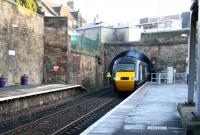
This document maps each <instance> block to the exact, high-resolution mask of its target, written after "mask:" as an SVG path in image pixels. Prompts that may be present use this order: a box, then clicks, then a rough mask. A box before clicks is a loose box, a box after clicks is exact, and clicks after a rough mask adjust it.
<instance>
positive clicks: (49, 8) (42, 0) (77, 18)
mask: <svg viewBox="0 0 200 135" xmlns="http://www.w3.org/2000/svg"><path fill="white" fill-rule="evenodd" d="M38 3H39V5H40V7H41V8H42V11H43V12H44V16H56V17H58V16H61V17H67V18H68V30H69V33H71V32H70V31H74V30H75V29H77V28H79V27H81V26H83V25H84V24H86V21H85V19H84V18H83V17H82V15H81V13H80V10H75V9H74V6H73V1H69V2H68V3H62V4H59V3H53V2H49V1H48V0H39V1H38Z"/></svg>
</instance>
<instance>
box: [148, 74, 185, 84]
mask: <svg viewBox="0 0 200 135" xmlns="http://www.w3.org/2000/svg"><path fill="white" fill-rule="evenodd" d="M151 83H158V84H168V83H170V82H169V79H168V76H167V73H151ZM172 83H174V84H175V83H187V75H186V73H174V74H173V81H172Z"/></svg>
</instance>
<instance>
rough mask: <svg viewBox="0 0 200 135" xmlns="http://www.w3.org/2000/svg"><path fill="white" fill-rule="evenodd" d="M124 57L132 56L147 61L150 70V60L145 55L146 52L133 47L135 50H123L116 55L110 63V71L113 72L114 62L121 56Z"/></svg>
mask: <svg viewBox="0 0 200 135" xmlns="http://www.w3.org/2000/svg"><path fill="white" fill-rule="evenodd" d="M123 57H132V58H136V59H138V60H140V61H142V62H144V63H147V64H148V65H149V67H148V68H149V70H150V60H149V58H148V57H147V56H146V55H144V53H142V52H140V51H138V50H136V49H133V50H127V51H123V52H121V53H119V54H118V55H116V56H115V57H114V59H113V60H112V61H111V63H110V65H109V69H108V71H109V72H110V73H111V74H112V68H113V65H114V62H115V61H116V60H118V59H120V58H123Z"/></svg>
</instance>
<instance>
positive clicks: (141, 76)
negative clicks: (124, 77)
mask: <svg viewBox="0 0 200 135" xmlns="http://www.w3.org/2000/svg"><path fill="white" fill-rule="evenodd" d="M142 78H143V77H142V65H140V80H141V81H142Z"/></svg>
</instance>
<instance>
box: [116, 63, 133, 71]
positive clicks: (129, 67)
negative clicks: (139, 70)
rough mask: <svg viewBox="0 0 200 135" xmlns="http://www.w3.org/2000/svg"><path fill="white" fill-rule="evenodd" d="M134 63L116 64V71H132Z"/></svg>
mask: <svg viewBox="0 0 200 135" xmlns="http://www.w3.org/2000/svg"><path fill="white" fill-rule="evenodd" d="M134 70H135V65H134V64H117V71H134Z"/></svg>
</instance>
